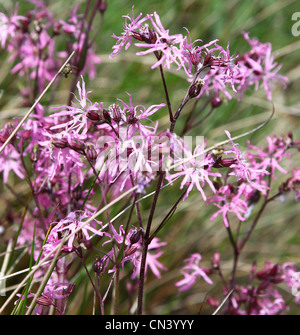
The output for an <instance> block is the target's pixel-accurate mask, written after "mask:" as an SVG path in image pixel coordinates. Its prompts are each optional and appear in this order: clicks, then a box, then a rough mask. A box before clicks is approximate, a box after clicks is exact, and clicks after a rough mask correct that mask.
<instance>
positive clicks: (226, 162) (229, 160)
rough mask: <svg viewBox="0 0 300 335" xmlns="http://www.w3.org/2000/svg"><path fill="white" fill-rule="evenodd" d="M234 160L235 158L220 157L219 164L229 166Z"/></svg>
mask: <svg viewBox="0 0 300 335" xmlns="http://www.w3.org/2000/svg"><path fill="white" fill-rule="evenodd" d="M236 162H237V160H236V158H224V159H221V161H220V164H221V165H222V166H223V167H229V166H231V165H232V164H235V163H236Z"/></svg>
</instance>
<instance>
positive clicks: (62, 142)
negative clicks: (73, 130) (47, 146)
mask: <svg viewBox="0 0 300 335" xmlns="http://www.w3.org/2000/svg"><path fill="white" fill-rule="evenodd" d="M52 144H53V145H54V146H55V147H56V148H60V149H64V148H66V147H67V146H68V140H67V139H66V138H65V137H62V138H53V139H52Z"/></svg>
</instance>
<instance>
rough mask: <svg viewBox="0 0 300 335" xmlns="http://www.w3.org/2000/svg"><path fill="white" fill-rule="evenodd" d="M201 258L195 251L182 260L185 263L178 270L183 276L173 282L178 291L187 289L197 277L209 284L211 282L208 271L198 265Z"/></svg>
mask: <svg viewBox="0 0 300 335" xmlns="http://www.w3.org/2000/svg"><path fill="white" fill-rule="evenodd" d="M201 258H202V257H201V255H200V254H198V253H195V254H192V255H191V257H189V258H187V259H185V261H184V262H185V263H187V264H186V265H185V266H184V267H183V268H182V270H181V271H180V272H181V273H182V274H183V276H184V278H183V279H181V280H179V281H178V282H176V283H175V286H176V287H178V288H179V289H178V290H179V292H182V291H188V290H189V289H190V288H191V287H192V286H193V285H194V284H195V282H196V281H197V279H198V277H200V278H203V279H204V280H205V281H206V282H207V283H208V284H210V285H212V284H213V282H212V281H211V279H210V278H209V277H208V275H207V274H208V273H209V272H210V271H209V270H208V269H206V268H203V267H201V266H200V265H199V263H200V261H201Z"/></svg>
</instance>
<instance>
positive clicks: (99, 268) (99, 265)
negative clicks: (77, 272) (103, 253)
mask: <svg viewBox="0 0 300 335" xmlns="http://www.w3.org/2000/svg"><path fill="white" fill-rule="evenodd" d="M93 270H94V272H95V273H97V274H98V275H99V274H100V273H101V272H103V270H104V262H103V259H102V258H101V257H97V258H96V259H95V261H94V263H93Z"/></svg>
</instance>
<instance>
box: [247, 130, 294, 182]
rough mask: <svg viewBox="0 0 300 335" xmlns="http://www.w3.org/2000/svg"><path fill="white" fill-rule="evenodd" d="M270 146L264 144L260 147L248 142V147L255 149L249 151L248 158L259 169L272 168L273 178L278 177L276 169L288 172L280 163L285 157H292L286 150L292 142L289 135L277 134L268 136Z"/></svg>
mask: <svg viewBox="0 0 300 335" xmlns="http://www.w3.org/2000/svg"><path fill="white" fill-rule="evenodd" d="M266 139H267V142H268V146H267V147H265V146H263V147H262V148H258V147H256V146H254V145H252V144H250V142H248V148H249V149H253V150H255V152H250V151H249V152H248V153H247V158H248V159H249V160H250V161H251V162H252V165H255V166H256V167H257V168H258V169H262V170H271V175H272V178H273V179H276V176H275V171H276V170H279V171H280V172H281V173H284V174H287V173H288V171H286V170H285V169H284V168H282V167H281V166H280V165H279V162H281V161H282V160H283V159H284V158H285V157H290V155H289V154H288V153H287V152H286V151H287V149H288V148H289V146H290V144H291V142H290V139H289V138H288V137H284V138H278V137H277V136H276V135H274V136H273V138H271V137H270V136H267V137H266Z"/></svg>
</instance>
